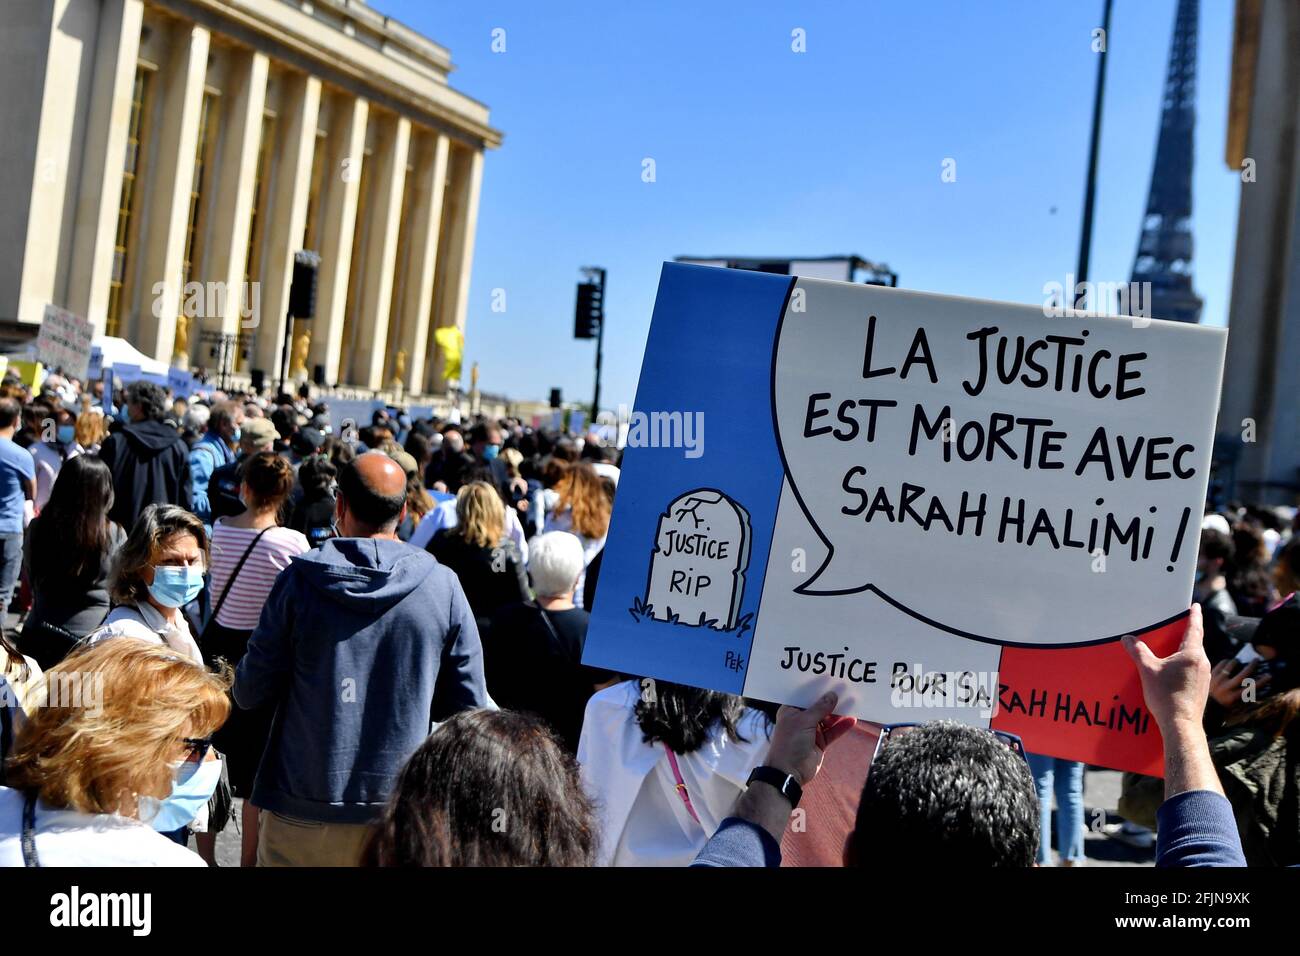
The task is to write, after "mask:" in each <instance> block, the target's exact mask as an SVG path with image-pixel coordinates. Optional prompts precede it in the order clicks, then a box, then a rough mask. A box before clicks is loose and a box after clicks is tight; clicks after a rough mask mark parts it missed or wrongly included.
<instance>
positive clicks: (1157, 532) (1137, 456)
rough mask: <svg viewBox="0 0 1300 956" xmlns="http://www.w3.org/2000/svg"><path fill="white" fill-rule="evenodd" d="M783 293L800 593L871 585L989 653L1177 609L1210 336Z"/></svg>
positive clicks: (1205, 413)
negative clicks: (821, 552)
mask: <svg viewBox="0 0 1300 956" xmlns="http://www.w3.org/2000/svg"><path fill="white" fill-rule="evenodd" d="M1194 331H1195V334H1191V333H1192V332H1193V330H1189V329H1188V328H1186V327H1185V326H1177V325H1175V324H1174V323H1168V322H1161V321H1153V322H1151V323H1150V324H1146V325H1143V326H1141V327H1137V326H1135V324H1134V323H1132V322H1130V321H1128V320H1125V319H1116V318H1108V317H1101V316H1085V317H1068V318H1048V317H1045V316H1044V314H1043V311H1042V310H1041V308H1033V307H1028V306H1025V307H1021V306H1009V305H1005V304H1001V303H993V302H983V301H977V300H970V299H959V298H949V297H943V296H933V295H919V294H913V293H908V292H904V291H899V290H892V289H864V288H863V287H861V286H853V285H848V284H844V283H830V282H822V281H818V280H813V279H799V280H798V281H797V283H796V285H795V290H794V295H792V296H791V297H790V304H788V305H787V308H786V311H785V313H784V315H783V317H782V320H781V324H780V327H779V329H778V332H777V341H776V344H775V347H774V354H773V363H772V411H773V418H774V425H775V430H776V432H777V438H778V445H779V449H780V454H781V457H782V459H783V464H784V467H785V471H786V476H787V479H788V481H789V483H790V486H791V488H792V490H793V491H794V493H795V496H796V498H797V500H798V502H799V505H800V507H801V508H802V510H803V512H804V514H805V516H806V517H807V520H808V523H809V524H810V526H811V528H812V530H813V532H815V534H816V535H817V537H819V538H820V539H821V541H822V542H823V544H824V545H825V550H826V552H827V554H826V558H825V560H824V561H823V562H822V563H821V565H820V566H819V567H816V568H812V569H810V571H809V574H808V580H807V581H805V582H804V583H802V584H800V585H799V586H798V587H797V588H796V590H797V591H798V592H800V593H802V594H807V595H818V594H822V595H834V594H848V593H856V592H863V591H873V592H875V593H876V594H878V595H879V596H880V597H881V598H883V599H884V600H886V601H888V602H889V603H891V604H893V605H894V606H896V607H898V608H900V609H901V610H903V611H905V612H907V613H908V614H911V615H913V616H914V617H917V618H919V619H921V620H923V621H925V622H926V623H928V624H930V625H932V626H934V627H938V628H941V629H943V630H945V631H949V632H951V633H953V634H957V635H960V636H962V637H967V638H972V639H975V640H980V641H987V642H990V643H996V644H1009V645H1026V646H1062V645H1080V644H1089V643H1096V642H1101V641H1107V640H1113V639H1114V638H1116V637H1119V636H1121V635H1123V634H1127V633H1135V632H1139V631H1144V630H1149V629H1151V628H1154V627H1157V626H1159V625H1161V624H1162V623H1165V622H1168V621H1171V620H1173V619H1175V618H1177V617H1178V616H1179V615H1181V614H1183V613H1184V612H1185V610H1186V608H1187V604H1188V600H1189V596H1190V593H1191V587H1192V579H1193V576H1194V573H1195V564H1196V555H1197V546H1198V538H1199V531H1200V517H1201V513H1202V508H1203V502H1204V500H1205V492H1206V487H1207V482H1208V477H1209V466H1210V456H1211V451H1212V449H1211V448H1210V442H1209V440H1208V436H1207V434H1206V429H1205V423H1206V422H1207V421H1213V419H1214V417H1215V414H1216V411H1217V398H1218V396H1217V393H1216V392H1215V390H1213V389H1205V388H1196V387H1194V386H1195V384H1196V383H1198V382H1217V381H1219V378H1220V375H1221V372H1222V365H1223V354H1224V347H1225V343H1226V336H1225V335H1224V334H1223V330H1221V329H1210V328H1199V327H1197V328H1195V330H1194Z"/></svg>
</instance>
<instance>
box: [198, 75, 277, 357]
mask: <svg viewBox="0 0 1300 956" xmlns="http://www.w3.org/2000/svg"><path fill="white" fill-rule="evenodd" d="M269 68H270V62H269V61H268V60H267V58H266V56H265V55H264V54H261V53H258V52H256V51H254V50H238V51H235V52H232V53H231V55H230V68H229V70H228V71H227V79H226V88H225V90H224V91H223V92H222V99H223V100H224V101H225V105H224V107H223V109H222V115H221V124H222V127H223V136H224V137H225V142H224V144H223V146H222V150H221V165H220V168H219V169H218V170H217V171H216V172H217V176H216V178H215V180H214V185H215V187H216V193H215V195H214V196H213V203H212V226H211V229H209V231H208V242H209V243H210V245H209V246H208V248H209V250H210V252H209V253H208V259H207V262H206V263H205V266H206V268H205V269H204V275H203V276H202V277H201V278H203V279H205V280H207V281H209V282H219V283H221V285H220V286H219V288H222V289H224V290H225V291H224V294H223V295H219V296H217V297H216V299H215V301H216V302H217V303H219V307H220V312H219V314H216V315H204V316H203V318H202V327H203V328H204V329H206V330H208V331H211V332H225V333H227V334H229V335H234V334H236V333H238V331H239V323H240V319H241V316H240V308H241V307H242V306H243V305H244V272H245V267H246V265H247V264H246V263H245V261H244V260H245V259H246V258H247V256H248V230H249V227H250V224H251V222H252V215H253V185H254V183H255V182H256V179H257V154H258V150H259V149H260V148H261V145H262V116H263V114H264V113H265V112H266V77H267V72H268V70H269ZM268 185H269V184H268ZM194 278H200V277H199V276H194ZM195 324H196V325H198V324H199V323H195ZM197 338H198V336H193V339H194V340H197ZM191 344H192V345H194V344H196V342H192V343H191Z"/></svg>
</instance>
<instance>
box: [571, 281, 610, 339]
mask: <svg viewBox="0 0 1300 956" xmlns="http://www.w3.org/2000/svg"><path fill="white" fill-rule="evenodd" d="M604 318H605V293H604V290H603V289H602V288H601V287H600V286H599V285H597V284H596V283H594V282H580V283H578V306H577V308H576V309H575V310H574V315H573V337H574V338H575V339H594V338H596V335H597V333H598V332H599V331H600V323H601V322H602V321H604Z"/></svg>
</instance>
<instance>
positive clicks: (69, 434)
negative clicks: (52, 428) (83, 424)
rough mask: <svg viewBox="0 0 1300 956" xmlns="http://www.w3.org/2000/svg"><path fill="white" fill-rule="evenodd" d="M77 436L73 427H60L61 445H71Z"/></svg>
mask: <svg viewBox="0 0 1300 956" xmlns="http://www.w3.org/2000/svg"><path fill="white" fill-rule="evenodd" d="M76 434H77V432H76V429H75V428H73V427H72V426H71V425H60V426H59V435H58V437H59V444H60V445H71V444H72V439H73V438H75V437H76Z"/></svg>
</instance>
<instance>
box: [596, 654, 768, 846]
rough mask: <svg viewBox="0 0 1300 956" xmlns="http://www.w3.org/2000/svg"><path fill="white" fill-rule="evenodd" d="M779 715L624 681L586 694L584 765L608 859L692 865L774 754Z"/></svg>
mask: <svg viewBox="0 0 1300 956" xmlns="http://www.w3.org/2000/svg"><path fill="white" fill-rule="evenodd" d="M770 734H771V721H770V720H769V719H768V717H767V715H766V714H764V713H763V712H761V711H758V710H755V709H753V708H751V707H747V706H745V702H744V701H743V700H741V698H739V697H735V696H732V695H731V694H723V693H720V692H718V691H709V690H699V689H697V688H694V687H685V686H682V685H680V684H671V683H668V682H667V681H656V680H650V679H646V680H643V681H640V682H638V681H624V682H623V683H620V684H615V685H613V686H612V687H607V688H605V689H604V690H602V691H599V692H598V693H596V694H595V695H594V696H593V697H592V698H591V700H590V701H588V702H587V711H586V714H585V716H584V718H583V724H582V736H581V738H580V740H579V742H578V764H579V765H580V767H581V771H582V781H583V785H584V786H585V787H586V789H587V792H588V794H589V795H590V796H591V797H592V799H593V800H594V801H595V803H596V806H597V815H598V818H599V823H600V839H599V841H598V844H599V856H598V860H597V863H598V865H600V866H689V865H690V863H691V861H692V860H694V859H695V857H696V855H697V854H698V853H699V852H700V850H701V849H703V847H704V844H705V843H706V842H707V841H708V839H709V837H711V836H712V835H713V833H714V831H716V830H717V829H718V826H719V825H720V824H721V823H722V821H723V820H724V819H726V818H727V817H728V816H730V815H731V809H732V805H733V804H734V803H735V802H736V798H737V797H738V796H740V794H741V792H742V791H743V790H744V789H745V786H746V784H747V782H748V780H749V774H750V771H752V770H753V769H754V768H755V767H757V766H760V765H761V764H762V763H763V758H764V757H765V756H766V754H767V749H768V744H769V737H770Z"/></svg>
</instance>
